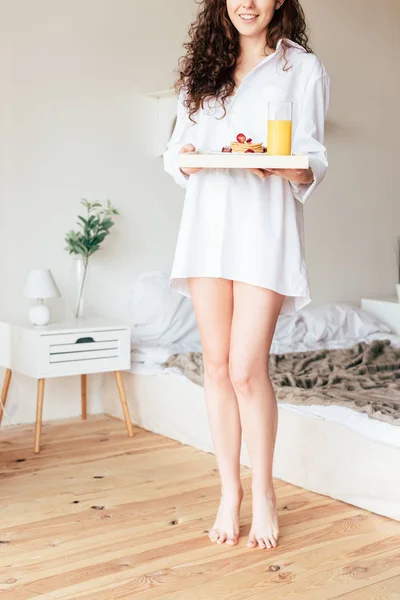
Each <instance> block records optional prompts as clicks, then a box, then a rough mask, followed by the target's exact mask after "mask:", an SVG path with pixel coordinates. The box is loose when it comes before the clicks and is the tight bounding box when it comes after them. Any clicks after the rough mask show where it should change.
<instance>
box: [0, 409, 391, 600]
mask: <svg viewBox="0 0 400 600" xmlns="http://www.w3.org/2000/svg"><path fill="white" fill-rule="evenodd" d="M42 441H43V450H42V452H41V454H39V455H34V453H33V427H32V426H30V427H23V428H18V429H9V430H6V431H2V432H0V451H1V454H0V457H1V458H0V472H1V478H0V497H1V511H0V600H6V599H10V600H28V599H37V598H43V599H48V600H51V599H56V598H57V599H61V598H62V599H67V598H68V599H79V600H125V599H126V600H128V599H135V600H136V599H137V600H150V599H155V598H157V599H159V598H161V599H166V600H167V599H168V600H172V599H179V600H221V599H229V600H247V599H250V598H251V599H252V600H261V599H262V600H265V599H274V600H280V599H285V600H298V599H304V600H315V599H321V600H330V599H332V598H341V599H342V600H372V599H374V600H378V599H379V600H383V599H387V598H391V599H392V598H400V523H398V522H395V521H391V520H390V519H386V518H384V517H379V516H376V515H373V514H371V513H368V512H366V511H363V510H361V509H358V508H355V507H353V506H350V505H347V504H344V503H341V502H336V501H334V500H332V499H330V498H327V497H324V496H319V495H317V494H313V493H310V492H306V491H304V490H302V489H300V488H296V487H294V486H291V485H288V484H285V483H283V482H281V481H277V482H276V490H277V496H278V507H279V515H280V528H281V538H280V544H279V546H278V547H277V548H276V549H272V550H259V549H250V548H247V547H246V542H247V534H248V532H249V528H250V522H251V496H250V485H251V479H250V471H249V469H247V468H245V467H243V469H242V476H243V485H244V489H245V498H244V502H243V506H242V515H241V525H242V526H241V538H240V542H239V545H238V546H236V547H229V546H226V545H222V546H219V545H216V544H212V543H211V542H210V540H209V539H208V537H207V533H206V530H207V529H208V528H209V527H211V526H212V523H213V519H214V516H215V511H216V508H217V505H218V500H219V482H218V475H217V472H216V463H215V457H214V456H213V455H210V454H206V453H204V452H201V451H199V450H196V449H194V448H191V447H189V446H183V445H181V444H179V443H177V442H174V441H172V440H169V439H167V438H163V437H161V436H157V435H154V434H152V433H149V432H146V431H144V430H141V429H139V428H135V437H134V438H133V439H129V438H128V437H127V435H126V432H125V428H124V425H123V423H121V422H119V421H115V420H113V419H109V418H106V417H100V418H92V419H89V420H88V421H87V422H77V421H76V422H68V423H62V424H55V425H54V424H52V425H45V426H44V428H43V438H42Z"/></svg>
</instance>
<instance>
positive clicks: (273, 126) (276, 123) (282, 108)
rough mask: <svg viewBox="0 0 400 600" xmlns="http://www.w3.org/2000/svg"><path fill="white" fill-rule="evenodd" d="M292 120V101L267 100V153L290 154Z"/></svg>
mask: <svg viewBox="0 0 400 600" xmlns="http://www.w3.org/2000/svg"><path fill="white" fill-rule="evenodd" d="M292 121H293V102H268V140H267V152H268V154H271V155H272V156H290V155H291V154H292Z"/></svg>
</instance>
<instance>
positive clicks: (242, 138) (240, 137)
mask: <svg viewBox="0 0 400 600" xmlns="http://www.w3.org/2000/svg"><path fill="white" fill-rule="evenodd" d="M236 139H237V141H238V142H239V144H244V143H245V141H246V136H245V135H244V133H239V135H237V136H236Z"/></svg>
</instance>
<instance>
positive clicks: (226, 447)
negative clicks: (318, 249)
mask: <svg viewBox="0 0 400 600" xmlns="http://www.w3.org/2000/svg"><path fill="white" fill-rule="evenodd" d="M185 47H186V49H187V54H186V56H185V57H184V58H183V59H182V63H181V72H180V79H179V81H178V84H177V85H178V88H179V91H180V95H179V101H178V118H177V123H176V127H175V130H174V133H173V135H172V138H171V140H170V143H169V145H168V148H167V150H166V152H165V154H164V164H165V169H166V171H167V172H169V173H170V174H171V175H172V176H173V177H174V179H175V181H176V182H177V183H178V184H180V185H181V186H183V187H186V188H187V193H186V199H185V204H184V209H183V213H182V221H181V226H180V231H179V235H178V241H177V247H176V253H175V260H174V265H173V269H172V274H171V279H170V285H171V286H172V287H173V288H175V289H176V290H177V291H178V292H180V293H182V294H185V295H187V296H189V297H191V299H192V302H193V307H194V311H195V314H196V319H197V322H198V326H199V330H200V336H201V342H202V349H203V358H204V377H205V379H204V388H205V398H206V405H207V411H208V416H209V420H210V427H211V431H212V437H213V441H214V446H215V451H216V457H217V463H218V468H219V473H220V478H221V492H222V494H221V501H220V505H219V509H218V513H217V517H216V520H215V523H214V526H213V528H212V530H211V531H210V533H209V536H210V538H211V540H213V541H217V542H219V543H224V542H226V543H228V544H232V545H234V544H237V542H238V537H239V509H240V504H241V501H242V498H243V489H242V486H241V482H240V467H239V464H240V463H239V458H240V448H241V437H242V432H243V438H244V441H245V444H246V447H247V449H248V452H249V456H250V460H251V465H252V504H253V521H252V526H251V530H250V534H249V540H248V544H247V545H248V546H249V547H259V548H271V547H275V546H276V545H277V542H278V535H279V527H278V516H277V509H276V496H275V491H274V486H273V479H272V464H273V454H274V446H275V438H276V432H277V420H278V411H277V404H276V399H275V396H274V391H273V388H272V386H271V382H270V379H269V376H268V356H269V351H270V346H271V342H272V338H273V335H274V330H275V326H276V322H277V319H278V316H279V315H280V314H290V313H294V312H296V311H297V310H298V309H300V308H301V307H303V306H305V305H306V304H307V303H308V302H310V290H309V282H308V274H307V267H306V264H305V261H304V244H303V211H302V209H303V203H304V201H305V200H306V199H307V198H308V197H309V195H310V194H311V193H312V192H313V190H314V189H315V188H316V187H317V185H318V184H319V183H320V182H321V180H322V179H323V177H324V174H325V171H326V169H327V158H326V150H325V147H324V145H323V137H324V119H325V115H326V112H327V109H328V104H329V91H330V80H329V76H328V75H327V73H326V71H325V69H324V67H323V65H322V64H321V62H320V60H319V59H318V58H317V57H316V56H315V55H313V54H312V53H311V49H310V48H309V46H308V38H307V35H306V23H305V17H304V13H303V10H302V8H301V6H300V2H299V0H245V1H241V0H203V2H202V3H201V8H200V12H199V14H198V17H197V20H196V21H195V23H194V24H193V25H192V27H191V29H190V41H189V42H188V43H187V44H186V45H185ZM274 100H280V101H292V102H293V103H294V113H293V151H294V152H305V153H308V154H309V156H310V166H311V168H309V169H304V170H295V171H293V170H259V169H251V170H236V169H233V170H231V171H229V170H227V171H224V170H211V169H206V170H199V169H185V170H182V171H181V170H180V169H179V168H178V166H177V157H178V153H179V152H192V151H194V150H195V149H196V148H198V149H204V150H206V149H207V150H221V149H222V147H224V146H226V145H227V144H229V142H230V141H232V140H234V139H235V138H236V136H237V134H239V133H244V134H245V135H246V137H249V138H252V140H253V141H254V142H263V141H264V140H265V137H266V129H267V120H268V102H269V101H274Z"/></svg>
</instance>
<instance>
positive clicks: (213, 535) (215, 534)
mask: <svg viewBox="0 0 400 600" xmlns="http://www.w3.org/2000/svg"><path fill="white" fill-rule="evenodd" d="M218 537H219V533H218V531H216V530H215V529H211V531H210V533H209V538H210V540H211V541H212V542H216V541H217V539H218Z"/></svg>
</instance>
